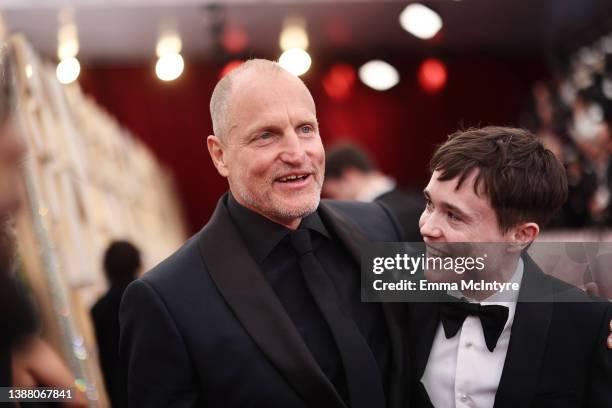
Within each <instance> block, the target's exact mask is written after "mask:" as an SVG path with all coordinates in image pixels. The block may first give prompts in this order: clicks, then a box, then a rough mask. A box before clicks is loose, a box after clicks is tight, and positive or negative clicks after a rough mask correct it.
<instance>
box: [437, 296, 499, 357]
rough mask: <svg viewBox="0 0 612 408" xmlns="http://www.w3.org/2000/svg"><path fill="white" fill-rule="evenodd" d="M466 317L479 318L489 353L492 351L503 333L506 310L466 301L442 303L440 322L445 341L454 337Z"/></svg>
mask: <svg viewBox="0 0 612 408" xmlns="http://www.w3.org/2000/svg"><path fill="white" fill-rule="evenodd" d="M467 316H476V317H478V318H480V324H481V325H482V331H483V333H484V338H485V342H486V343H487V348H488V349H489V351H491V352H492V351H493V350H494V349H495V346H496V345H497V340H498V339H499V336H501V334H502V331H504V326H505V325H506V321H507V320H508V308H507V307H506V306H500V305H486V306H483V305H481V304H479V303H468V302H466V301H454V302H444V303H442V304H441V306H440V320H441V321H442V327H444V334H445V335H446V338H447V339H450V338H451V337H454V336H455V335H456V334H457V332H458V331H459V329H460V328H461V326H463V322H464V321H465V318H466V317H467Z"/></svg>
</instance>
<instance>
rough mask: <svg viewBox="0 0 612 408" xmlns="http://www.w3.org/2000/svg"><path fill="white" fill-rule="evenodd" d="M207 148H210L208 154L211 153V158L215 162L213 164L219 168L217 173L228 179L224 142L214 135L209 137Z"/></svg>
mask: <svg viewBox="0 0 612 408" xmlns="http://www.w3.org/2000/svg"><path fill="white" fill-rule="evenodd" d="M206 146H207V147H208V153H210V158H211V159H212V161H213V164H214V165H215V167H216V168H217V171H218V172H219V174H220V175H222V176H223V177H227V175H228V174H229V172H228V169H227V165H226V164H225V156H224V153H225V151H224V148H225V146H224V145H223V142H221V140H220V139H219V138H218V137H217V136H214V135H210V136H208V138H206Z"/></svg>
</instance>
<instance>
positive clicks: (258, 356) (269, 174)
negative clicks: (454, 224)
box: [120, 60, 407, 408]
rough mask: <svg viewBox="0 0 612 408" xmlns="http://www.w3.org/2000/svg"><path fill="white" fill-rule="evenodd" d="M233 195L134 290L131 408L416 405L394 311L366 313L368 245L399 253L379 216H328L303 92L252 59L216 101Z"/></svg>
mask: <svg viewBox="0 0 612 408" xmlns="http://www.w3.org/2000/svg"><path fill="white" fill-rule="evenodd" d="M210 106H211V116H212V121H213V130H214V135H211V136H209V137H208V139H207V146H208V151H209V153H210V156H211V158H212V161H213V163H214V165H215V167H216V168H217V170H218V172H219V174H220V175H221V176H223V177H225V178H227V180H228V184H229V192H228V193H226V194H225V195H223V197H221V199H220V200H219V203H218V205H217V208H216V210H215V212H214V214H213V215H212V217H211V219H210V221H209V222H208V223H207V224H206V225H205V226H204V228H203V229H202V230H201V231H200V232H199V233H197V234H196V235H195V236H194V237H192V238H191V239H190V240H189V241H188V242H187V243H186V244H185V245H184V246H183V247H182V248H180V249H179V250H178V251H177V252H176V253H174V254H173V255H171V256H170V257H169V258H168V259H166V260H165V261H163V262H162V263H161V264H159V265H158V266H156V267H155V268H154V269H153V270H152V271H150V272H148V273H146V274H145V275H144V276H143V277H142V278H141V279H139V280H137V281H135V282H133V283H132V284H131V285H130V286H129V287H128V288H127V290H126V292H125V295H124V297H123V301H122V305H121V311H120V325H121V341H120V356H121V360H122V365H123V369H124V372H125V374H126V376H127V378H126V379H125V384H126V386H127V403H128V404H129V405H130V406H134V407H170V406H172V407H202V406H210V407H221V406H222V407H244V406H252V407H307V406H313V407H363V408H379V407H384V406H392V407H399V406H403V393H404V390H405V385H406V384H407V382H406V380H405V379H404V378H402V376H403V357H402V356H403V354H404V353H403V351H402V347H403V344H404V342H403V341H401V334H400V331H399V327H398V323H397V321H396V320H395V319H394V316H395V315H394V314H393V313H392V311H391V306H390V305H381V304H379V303H362V302H361V301H360V298H361V296H360V274H359V260H360V252H359V249H360V248H359V247H360V245H361V244H363V243H366V242H368V241H399V240H401V236H400V233H399V231H400V229H399V227H398V225H397V223H395V221H393V220H392V217H391V215H390V214H389V213H388V212H387V210H385V209H384V208H383V207H382V206H380V205H379V204H375V203H346V202H344V203H339V202H333V201H323V202H320V192H321V186H322V183H323V173H324V167H325V154H324V150H323V144H322V142H321V138H320V136H319V128H318V123H317V118H316V109H315V104H314V101H313V99H312V96H311V95H310V92H309V91H308V89H307V88H306V86H305V85H304V84H303V83H302V81H301V80H300V79H298V78H297V77H295V76H293V75H292V74H290V73H288V72H287V71H285V70H284V69H282V68H281V67H280V66H279V65H278V64H276V63H275V62H272V61H267V60H251V61H248V62H246V63H245V64H243V65H242V66H241V67H239V68H237V69H236V70H234V71H232V72H231V73H230V74H229V75H227V76H226V77H225V78H223V79H222V80H221V81H220V82H219V83H218V84H217V86H216V88H215V90H214V92H213V95H212V98H211V103H210Z"/></svg>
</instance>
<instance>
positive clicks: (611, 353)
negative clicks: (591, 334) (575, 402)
mask: <svg viewBox="0 0 612 408" xmlns="http://www.w3.org/2000/svg"><path fill="white" fill-rule="evenodd" d="M611 318H612V305H611V304H609V303H607V304H606V306H605V313H604V316H603V322H602V324H601V331H600V333H599V335H598V336H597V339H598V341H597V344H596V345H595V350H594V352H593V361H592V364H591V367H592V370H591V378H590V381H589V384H590V387H589V388H590V389H589V390H587V392H588V393H589V394H588V395H587V398H588V399H589V405H588V406H589V407H591V408H604V407H612V350H609V349H608V348H607V347H606V340H607V338H608V335H609V334H610V319H611Z"/></svg>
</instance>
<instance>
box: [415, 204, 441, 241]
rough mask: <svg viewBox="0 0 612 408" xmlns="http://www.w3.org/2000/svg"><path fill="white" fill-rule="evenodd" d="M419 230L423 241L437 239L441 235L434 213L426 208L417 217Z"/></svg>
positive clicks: (439, 238)
mask: <svg viewBox="0 0 612 408" xmlns="http://www.w3.org/2000/svg"><path fill="white" fill-rule="evenodd" d="M419 230H420V232H421V236H422V237H423V241H424V242H432V241H439V240H441V239H442V237H443V233H442V228H441V227H440V225H439V222H438V219H437V216H436V214H435V213H432V212H428V211H427V209H426V210H425V211H423V214H421V218H420V219H419Z"/></svg>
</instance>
